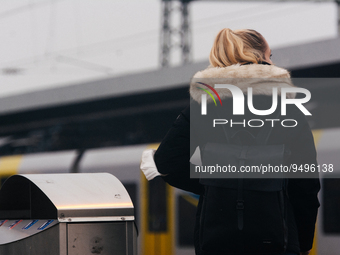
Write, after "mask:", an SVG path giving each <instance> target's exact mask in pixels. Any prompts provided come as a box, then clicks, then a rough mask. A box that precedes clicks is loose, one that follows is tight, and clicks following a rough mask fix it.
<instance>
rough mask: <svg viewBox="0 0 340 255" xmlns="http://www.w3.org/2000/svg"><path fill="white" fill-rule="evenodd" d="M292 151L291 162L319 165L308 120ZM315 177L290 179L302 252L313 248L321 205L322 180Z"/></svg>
mask: <svg viewBox="0 0 340 255" xmlns="http://www.w3.org/2000/svg"><path fill="white" fill-rule="evenodd" d="M291 152H292V157H291V159H290V163H292V164H297V165H298V166H300V165H301V164H302V165H304V164H308V165H311V164H314V165H315V166H316V165H317V161H316V150H315V145H314V139H313V135H312V132H311V130H310V128H309V125H308V123H307V121H305V123H304V125H303V128H301V131H300V132H299V134H298V135H297V136H296V137H295V138H294V142H293V146H292V147H291ZM314 177H315V178H306V179H289V181H288V196H289V200H290V202H291V204H292V206H293V210H294V217H295V222H296V226H297V230H298V237H299V244H300V251H302V252H303V251H308V250H310V249H312V246H313V238H314V230H315V223H316V217H317V213H318V207H319V206H320V204H319V200H318V192H319V190H320V181H319V178H318V174H316V175H315V176H314Z"/></svg>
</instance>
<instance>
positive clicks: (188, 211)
mask: <svg viewBox="0 0 340 255" xmlns="http://www.w3.org/2000/svg"><path fill="white" fill-rule="evenodd" d="M197 203H198V200H197V198H196V197H193V196H192V195H189V194H182V195H180V196H178V197H177V208H178V212H177V213H178V220H177V224H178V226H177V229H178V232H177V243H178V245H179V246H180V247H187V246H194V228H195V219H196V208H197Z"/></svg>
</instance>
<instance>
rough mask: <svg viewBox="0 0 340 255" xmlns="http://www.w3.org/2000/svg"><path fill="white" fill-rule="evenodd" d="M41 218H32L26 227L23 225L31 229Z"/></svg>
mask: <svg viewBox="0 0 340 255" xmlns="http://www.w3.org/2000/svg"><path fill="white" fill-rule="evenodd" d="M38 221H39V220H32V221H31V222H30V223H28V224H27V225H26V226H25V227H23V228H22V229H25V230H26V229H29V228H30V227H32V226H33V225H34V224H35V223H37V222H38Z"/></svg>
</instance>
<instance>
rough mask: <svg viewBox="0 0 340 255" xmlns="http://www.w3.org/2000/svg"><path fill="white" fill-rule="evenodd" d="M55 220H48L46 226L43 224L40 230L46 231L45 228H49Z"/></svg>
mask: <svg viewBox="0 0 340 255" xmlns="http://www.w3.org/2000/svg"><path fill="white" fill-rule="evenodd" d="M53 221H54V220H48V221H46V222H45V223H44V224H42V225H41V226H40V227H39V228H38V230H44V229H45V228H47V226H48V225H50V224H51V223H52V222H53Z"/></svg>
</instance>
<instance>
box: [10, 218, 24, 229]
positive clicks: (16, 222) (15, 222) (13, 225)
mask: <svg viewBox="0 0 340 255" xmlns="http://www.w3.org/2000/svg"><path fill="white" fill-rule="evenodd" d="M20 222H22V220H16V221H14V222H13V223H12V224H11V225H9V227H8V228H9V229H13V228H14V227H15V226H16V225H18V224H19V223H20Z"/></svg>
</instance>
